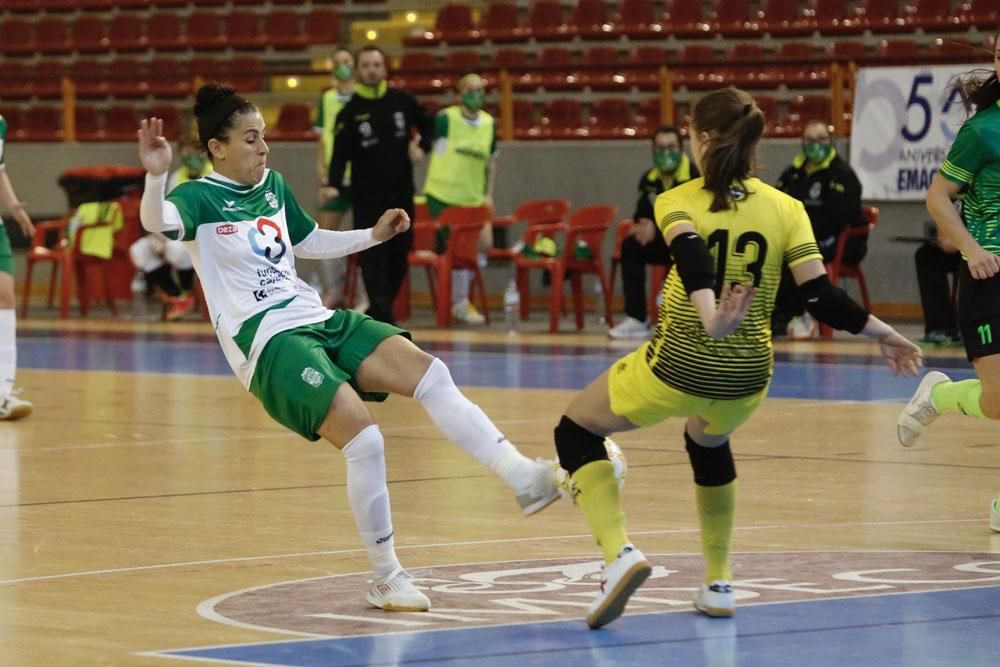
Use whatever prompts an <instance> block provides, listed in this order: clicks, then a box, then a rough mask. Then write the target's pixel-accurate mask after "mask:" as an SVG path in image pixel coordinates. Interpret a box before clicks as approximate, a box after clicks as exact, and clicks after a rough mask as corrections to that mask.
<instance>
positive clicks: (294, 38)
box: [265, 10, 308, 51]
mask: <svg viewBox="0 0 1000 667" xmlns="http://www.w3.org/2000/svg"><path fill="white" fill-rule="evenodd" d="M265 23H266V25H267V43H268V45H270V46H273V47H274V48H275V49H279V50H282V51H293V50H295V49H304V48H306V46H308V44H307V42H306V36H305V34H304V33H303V32H302V26H301V24H300V23H299V15H298V13H297V12H293V11H289V10H281V11H276V12H272V13H271V15H270V16H268V17H267V18H266V19H265Z"/></svg>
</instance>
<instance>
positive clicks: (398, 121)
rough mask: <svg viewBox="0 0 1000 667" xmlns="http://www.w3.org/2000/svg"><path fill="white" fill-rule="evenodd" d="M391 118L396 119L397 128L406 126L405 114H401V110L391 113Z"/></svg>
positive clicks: (400, 128)
mask: <svg viewBox="0 0 1000 667" xmlns="http://www.w3.org/2000/svg"><path fill="white" fill-rule="evenodd" d="M392 119H393V120H394V121H396V129H397V130H402V129H403V128H404V127H406V116H404V115H403V112H402V111H397V112H396V113H394V114H392Z"/></svg>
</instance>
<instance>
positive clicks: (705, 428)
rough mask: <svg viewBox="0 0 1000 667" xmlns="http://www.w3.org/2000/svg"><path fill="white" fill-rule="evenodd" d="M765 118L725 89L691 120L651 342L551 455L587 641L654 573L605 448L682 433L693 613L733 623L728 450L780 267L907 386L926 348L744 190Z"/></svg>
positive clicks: (768, 201) (603, 381)
mask: <svg viewBox="0 0 1000 667" xmlns="http://www.w3.org/2000/svg"><path fill="white" fill-rule="evenodd" d="M763 130H764V116H763V114H762V113H761V111H760V109H759V108H758V107H757V105H756V104H755V103H754V100H753V98H752V97H750V95H748V94H747V93H745V92H743V91H740V90H737V89H735V88H726V89H723V90H717V91H714V92H711V93H708V94H707V95H705V97H703V98H702V99H701V100H700V101H699V102H698V103H697V104H696V105H695V107H694V110H693V117H692V127H691V149H692V153H693V155H694V158H695V162H696V163H697V165H698V168H699V170H700V171H701V173H702V174H704V176H703V177H702V178H697V179H695V180H693V181H690V182H688V183H685V184H684V185H681V186H678V187H676V188H673V189H671V190H668V191H666V192H664V193H663V194H661V195H660V196H659V197H658V198H657V200H656V205H655V208H654V214H655V217H656V223H657V225H658V227H659V228H660V230H661V231H662V232H663V238H664V240H665V241H666V242H667V245H669V246H670V251H671V254H672V255H673V258H674V266H673V268H672V269H671V271H670V274H669V276H668V278H667V282H666V285H665V286H664V297H665V298H664V305H663V309H662V311H661V317H660V321H659V324H658V325H657V329H656V333H655V335H654V337H653V340H652V341H650V342H647V343H644V344H643V345H642V346H641V347H639V349H638V350H636V351H635V352H633V353H631V354H628V355H626V356H625V357H623V358H622V359H620V360H619V361H617V362H616V363H615V364H614V365H613V366H612V367H611V368H610V369H609V370H608V371H606V372H605V373H604V374H602V375H601V376H600V377H599V378H598V379H596V380H594V382H592V383H591V384H590V386H589V387H587V388H586V389H585V390H584V391H583V392H582V393H581V394H580V395H578V396H577V397H576V398H575V399H574V400H573V401H572V402H571V403H570V405H569V407H568V408H567V410H566V413H565V414H564V416H563V417H562V419H561V421H560V422H559V425H558V426H557V427H556V429H555V444H556V450H557V451H558V452H559V461H560V463H561V465H562V467H563V468H565V469H566V471H567V472H569V473H570V475H571V477H572V480H573V489H574V494H575V497H576V502H577V505H579V506H580V508H581V509H582V511H583V513H584V517H585V518H586V521H587V525H588V526H589V528H590V530H591V532H592V533H593V535H594V538H595V539H596V540H597V543H598V544H599V545H600V546H601V549H602V550H603V552H604V561H605V568H604V571H603V574H602V580H601V591H600V593H599V594H598V596H597V598H596V599H595V600H594V602H593V604H592V605H591V607H590V610H589V612H588V614H587V624H588V625H589V626H590V627H592V628H597V627H600V626H602V625H605V624H607V623H609V622H611V621H613V620H614V619H616V618H618V616H620V615H621V614H622V612H623V611H624V609H625V604H626V602H627V601H628V598H629V596H630V595H631V594H632V593H633V592H634V591H635V590H636V588H638V587H639V585H640V584H641V583H642V582H643V581H645V579H646V577H648V576H649V574H650V572H651V571H652V567H651V565H650V564H649V562H648V561H647V560H646V559H645V557H643V555H642V552H640V551H639V550H638V549H637V548H636V547H635V546H634V545H633V544H632V543H631V541H630V540H629V538H628V535H627V534H626V532H625V515H624V513H623V512H622V510H621V505H620V502H619V497H618V484H617V481H616V479H615V473H614V466H613V465H612V464H611V462H610V461H608V456H607V451H606V449H605V447H604V439H605V437H607V436H609V435H611V434H612V433H615V432H618V431H627V430H630V429H634V428H638V427H640V426H652V425H654V424H657V423H659V422H661V421H663V420H664V419H667V418H669V417H679V418H684V419H686V428H685V433H684V440H685V445H686V448H687V452H688V455H689V458H690V461H691V466H692V468H693V470H694V479H695V484H696V490H697V494H696V495H697V501H698V514H699V519H700V524H701V536H702V550H703V552H704V556H705V560H706V565H707V568H706V576H705V580H704V584H703V585H702V586H701V588H700V589H699V591H698V593H697V594H696V597H695V607H696V608H697V609H698V610H700V611H702V612H704V613H706V614H708V615H710V616H732V614H733V611H734V596H733V591H732V586H731V584H730V581H731V579H732V573H731V571H730V565H729V552H730V542H731V537H732V531H733V510H734V506H735V499H736V484H735V480H736V468H735V465H734V463H733V455H732V452H731V450H730V445H729V436H730V433H732V431H733V430H734V429H736V428H737V427H738V426H739V425H740V424H742V423H743V422H744V421H746V420H747V419H748V418H749V417H750V415H752V414H753V412H754V410H756V409H757V407H758V406H759V405H760V404H761V402H762V401H763V400H764V396H765V395H766V394H767V387H768V383H769V382H770V378H771V372H772V367H773V354H772V349H771V331H770V317H771V310H772V309H773V307H774V299H775V294H776V292H777V288H778V283H779V281H780V278H781V269H782V265H783V264H787V265H788V266H789V267H790V268H791V272H792V275H793V276H794V278H795V281H796V283H798V285H799V287H800V289H801V290H802V292H803V296H804V298H805V301H806V304H807V307H808V308H809V310H810V312H811V313H812V315H813V316H814V317H816V318H817V319H818V320H820V321H822V322H826V323H827V324H830V325H831V326H833V327H835V328H838V329H845V330H847V331H850V332H852V333H860V334H863V335H865V336H868V337H870V338H874V339H876V340H878V341H879V343H880V345H881V351H882V354H883V356H884V357H885V359H886V361H887V363H888V365H889V368H890V369H891V370H892V371H893V373H899V372H904V373H911V374H915V373H916V372H917V370H918V368H919V367H920V365H921V352H920V348H919V347H917V346H916V345H915V344H913V343H911V342H910V341H908V340H907V339H905V338H903V337H902V336H901V335H899V334H898V333H897V332H896V331H895V330H894V329H893V328H892V327H890V326H889V325H887V324H885V323H884V322H882V321H881V320H879V319H878V318H876V317H874V316H873V315H871V314H870V313H868V312H867V311H865V310H864V309H863V308H861V307H860V306H859V305H858V304H856V303H855V302H854V301H852V300H851V299H850V297H848V296H847V294H846V293H844V292H843V291H842V290H840V289H838V288H836V287H834V286H833V285H832V284H831V283H830V280H829V278H827V275H826V270H825V269H824V267H823V262H822V256H821V255H820V253H819V249H818V248H817V246H816V241H815V240H814V238H813V233H812V228H811V226H810V224H809V217H808V216H807V215H806V212H805V209H804V208H803V206H802V203H801V202H799V201H798V200H795V199H793V198H792V197H789V196H788V195H786V194H784V193H782V192H780V191H778V190H777V189H775V188H772V187H770V186H768V185H767V184H765V183H763V182H761V181H760V180H758V179H756V178H753V177H752V176H751V173H752V169H753V165H754V163H755V160H754V153H755V150H756V146H757V142H758V141H759V140H760V137H761V134H762V133H763Z"/></svg>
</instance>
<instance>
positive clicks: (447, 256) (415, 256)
mask: <svg viewBox="0 0 1000 667" xmlns="http://www.w3.org/2000/svg"><path fill="white" fill-rule="evenodd" d="M492 217H493V208H492V207H490V206H476V207H462V206H453V207H451V208H447V209H445V210H444V211H442V212H441V215H439V216H438V218H437V220H436V221H434V222H429V223H428V222H421V223H418V224H415V225H414V241H413V244H414V248H415V249H414V250H413V251H412V252H410V254H409V263H410V266H411V267H415V266H423V267H424V268H425V269H426V270H427V281H428V283H429V284H430V288H431V299H432V301H433V303H434V312H435V320H436V322H437V326H439V327H446V326H450V325H451V272H452V270H453V269H468V270H470V271H472V272H473V279H472V289H473V291H476V292H478V293H479V307H480V309H481V312H482V313H483V317H485V318H486V323H487V324H489V323H490V311H489V307H488V305H487V303H486V288H485V286H484V284H483V275H482V272H481V271H480V270H479V262H478V255H479V234H480V232H481V231H482V229H483V226H484V225H485V224H487V223H488V222H489V221H490V218H492ZM445 226H447V227H450V228H451V233H450V235H449V236H448V247H447V249H446V250H445V252H444V253H442V254H440V255H439V254H437V253H435V252H434V250H433V244H434V235H435V233H436V232H437V230H438V228H440V227H445ZM418 235H419V236H420V237H421V238H420V239H419V240H418V239H417V236H418ZM428 235H429V240H430V245H431V246H432V248H431V249H427V243H428Z"/></svg>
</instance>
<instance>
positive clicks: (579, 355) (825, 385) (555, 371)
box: [18, 334, 973, 402]
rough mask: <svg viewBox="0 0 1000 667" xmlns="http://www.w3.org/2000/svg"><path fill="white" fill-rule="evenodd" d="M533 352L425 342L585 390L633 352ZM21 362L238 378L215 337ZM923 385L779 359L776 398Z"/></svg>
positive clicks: (496, 371)
mask: <svg viewBox="0 0 1000 667" xmlns="http://www.w3.org/2000/svg"><path fill="white" fill-rule="evenodd" d="M527 347H528V348H529V349H532V350H536V351H532V352H525V351H523V346H515V347H514V348H513V349H509V348H507V347H506V346H502V345H475V346H468V347H463V346H461V345H455V344H452V343H444V344H440V343H430V344H427V345H424V348H425V349H426V350H427V351H428V352H431V353H433V354H435V355H437V356H439V357H441V358H442V359H443V360H444V361H445V363H446V364H448V366H449V368H450V369H451V371H452V375H453V376H454V377H455V381H456V382H457V383H458V384H460V385H462V386H472V387H500V388H526V389H582V388H583V387H585V386H586V385H587V384H588V383H590V382H591V381H592V380H593V379H594V378H596V377H598V376H599V375H600V374H601V373H603V372H604V371H605V370H606V369H607V368H608V367H609V366H610V365H611V364H612V363H613V362H614V361H615V360H616V359H618V358H620V357H621V356H622V355H623V354H624V353H625V352H626V350H621V349H615V348H613V349H608V348H600V347H594V348H587V347H582V346H572V347H571V348H570V350H571V353H567V351H566V349H563V348H559V347H558V346H527ZM554 350H560V351H559V352H557V353H554V352H553V351H554ZM785 359H788V360H785ZM18 360H19V365H20V367H21V368H33V369H50V370H102V371H113V372H130V373H178V374H191V375H208V376H231V375H232V371H230V369H229V366H228V364H227V363H226V360H225V357H224V356H223V354H222V351H221V349H220V348H219V345H218V343H217V341H215V339H214V337H208V339H207V340H198V339H197V338H194V337H192V336H190V335H180V336H177V337H174V336H168V337H161V336H136V337H125V338H123V337H121V336H120V335H117V334H116V335H113V336H111V337H110V338H108V337H104V336H90V335H88V336H82V337H63V336H56V337H41V336H39V337H27V338H25V339H24V340H19V341H18ZM942 361H944V360H942ZM947 361H954V358H951V359H948V360H947ZM959 361H964V360H959ZM937 367H941V368H944V366H937ZM947 370H948V372H949V374H950V375H951V376H952V377H953V378H954V379H965V378H967V377H973V372H972V371H971V369H969V368H968V367H967V366H966V368H963V369H954V368H948V369H947ZM916 384H917V383H916V380H915V379H913V378H893V377H892V376H891V375H890V374H889V371H888V370H887V369H886V368H885V367H884V365H882V363H881V360H879V359H877V358H872V357H869V356H855V357H845V356H843V355H840V356H836V355H816V356H815V357H810V356H808V355H802V354H795V355H791V356H788V357H784V356H783V355H779V356H778V361H777V363H776V365H775V374H774V378H773V380H772V383H771V390H770V395H771V396H772V397H775V398H802V399H814V400H817V399H818V400H858V401H893V402H900V401H904V400H906V399H908V398H909V396H910V395H911V394H912V393H913V390H914V389H915V388H916Z"/></svg>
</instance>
